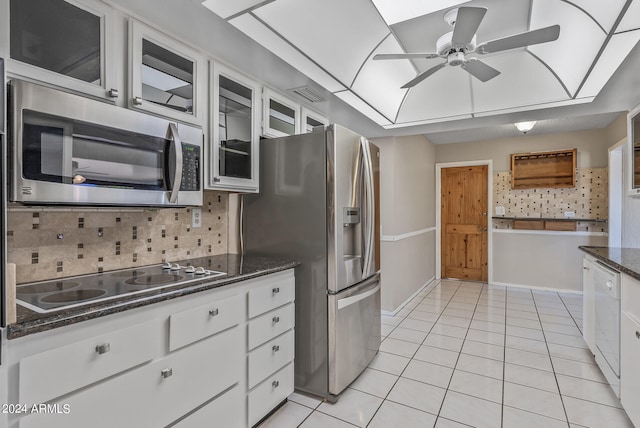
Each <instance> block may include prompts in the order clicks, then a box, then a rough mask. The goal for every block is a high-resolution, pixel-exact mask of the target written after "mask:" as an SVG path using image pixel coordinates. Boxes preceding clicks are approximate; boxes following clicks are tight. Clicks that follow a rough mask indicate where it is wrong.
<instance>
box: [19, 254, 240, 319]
mask: <svg viewBox="0 0 640 428" xmlns="http://www.w3.org/2000/svg"><path fill="white" fill-rule="evenodd" d="M198 261H201V259H196V260H193V262H194V263H198ZM202 261H204V259H202ZM182 263H183V264H179V263H166V264H164V265H151V266H144V267H139V268H133V269H124V270H119V271H111V272H104V273H99V274H93V275H83V276H76V277H69V278H64V279H55V280H50V281H41V282H33V283H29V284H23V285H18V286H17V287H16V302H17V303H18V304H19V305H21V306H24V307H26V308H28V309H31V310H32V311H36V312H39V313H46V312H52V311H58V310H61V309H67V308H72V307H76V306H81V305H85V304H89V303H95V302H97V301H102V300H107V299H113V298H116V297H121V296H123V295H132V294H138V293H144V292H147V291H150V290H155V289H158V288H165V287H174V286H178V285H185V284H188V283H190V282H195V281H201V280H203V279H210V278H217V277H220V276H224V275H227V274H226V273H225V272H218V271H214V270H208V269H205V268H204V267H202V266H205V265H206V264H205V263H203V264H200V265H198V264H191V262H182Z"/></svg>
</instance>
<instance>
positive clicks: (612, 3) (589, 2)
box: [569, 0, 626, 32]
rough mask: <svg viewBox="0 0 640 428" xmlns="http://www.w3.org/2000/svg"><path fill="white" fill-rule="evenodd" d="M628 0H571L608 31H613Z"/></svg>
mask: <svg viewBox="0 0 640 428" xmlns="http://www.w3.org/2000/svg"><path fill="white" fill-rule="evenodd" d="M625 2H626V0H570V1H569V3H573V4H575V5H576V6H578V7H579V8H581V9H583V10H584V11H585V12H586V13H588V14H589V15H590V16H591V17H592V18H593V19H594V20H596V21H597V22H598V24H600V25H601V26H602V28H604V30H605V31H606V32H609V31H611V29H612V27H613V24H614V23H615V22H616V19H617V18H618V15H619V14H620V11H622V7H623V6H624V4H625Z"/></svg>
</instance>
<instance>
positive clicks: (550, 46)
mask: <svg viewBox="0 0 640 428" xmlns="http://www.w3.org/2000/svg"><path fill="white" fill-rule="evenodd" d="M555 24H560V37H559V38H558V40H556V41H554V42H548V43H542V44H539V45H535V46H530V47H529V48H528V49H529V50H530V51H531V52H532V53H533V54H534V55H536V56H537V57H538V58H540V59H541V60H542V61H544V62H545V63H546V64H547V65H548V66H549V67H551V69H552V70H553V71H554V72H555V73H556V74H557V75H558V77H560V79H561V80H562V82H563V83H564V85H565V86H566V87H567V89H568V90H569V91H570V92H571V94H575V92H576V91H577V90H578V88H579V87H580V84H581V83H582V81H583V80H584V77H585V76H586V74H587V72H588V71H589V68H590V67H591V64H592V63H593V61H594V60H595V59H596V56H597V54H598V52H599V51H600V47H601V46H602V44H603V43H604V40H605V38H606V34H605V33H604V32H603V31H602V29H601V28H600V27H599V26H598V25H597V24H596V23H595V22H594V21H593V20H592V19H591V18H590V17H589V16H588V15H587V14H585V13H584V12H583V11H581V10H580V9H578V8H576V7H575V6H573V5H571V4H569V3H565V2H563V1H550V0H533V2H532V10H531V29H532V30H534V29H537V28H543V27H547V26H550V25H555ZM534 80H535V78H534Z"/></svg>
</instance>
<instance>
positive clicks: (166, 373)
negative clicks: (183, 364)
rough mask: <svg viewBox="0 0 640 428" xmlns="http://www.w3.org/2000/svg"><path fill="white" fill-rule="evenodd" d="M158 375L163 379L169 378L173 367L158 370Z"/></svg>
mask: <svg viewBox="0 0 640 428" xmlns="http://www.w3.org/2000/svg"><path fill="white" fill-rule="evenodd" d="M160 375H161V376H162V378H163V379H166V378H169V377H171V376H173V369H171V368H167V369H164V370H162V371H160Z"/></svg>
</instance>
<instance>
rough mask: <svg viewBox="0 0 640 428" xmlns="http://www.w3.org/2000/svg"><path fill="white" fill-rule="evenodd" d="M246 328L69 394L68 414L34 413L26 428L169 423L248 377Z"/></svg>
mask: <svg viewBox="0 0 640 428" xmlns="http://www.w3.org/2000/svg"><path fill="white" fill-rule="evenodd" d="M239 330H240V327H234V328H231V329H229V330H227V331H225V332H223V333H220V334H218V335H216V336H214V337H212V338H210V339H207V340H203V341H201V342H199V343H197V344H194V345H192V346H189V347H186V348H183V349H181V350H179V351H176V352H174V353H172V354H170V355H169V356H167V357H166V358H163V359H160V360H157V361H155V362H153V363H151V364H148V365H145V366H143V367H140V368H138V369H136V370H133V371H131V372H128V373H125V374H123V375H121V376H118V377H115V378H113V379H111V380H108V381H106V382H103V383H101V384H98V385H96V386H94V387H92V388H89V389H86V390H84V391H82V392H79V393H78V394H75V395H73V396H69V397H65V399H64V400H63V401H62V403H61V404H68V405H69V409H70V412H69V413H68V414H44V413H42V414H31V415H29V416H27V417H25V418H23V419H21V420H20V428H57V427H60V428H70V427H73V428H75V427H92V428H113V427H136V428H146V427H148V428H158V427H164V426H166V425H168V424H170V423H171V422H173V421H175V420H177V419H178V418H180V417H182V416H183V415H185V414H187V413H189V412H190V411H191V410H193V409H195V408H197V407H198V406H200V405H202V404H203V403H206V402H207V400H209V399H211V398H212V397H214V396H216V395H217V394H220V393H221V392H222V391H224V390H225V389H228V388H229V387H231V386H233V385H234V384H236V383H238V382H239V381H240V379H241V378H242V370H243V366H244V364H243V354H244V350H243V348H244V345H243V343H242V334H241V332H240V331H239Z"/></svg>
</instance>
